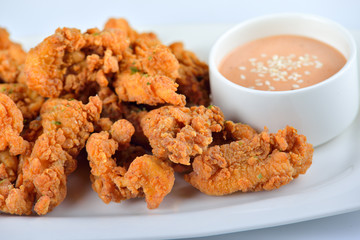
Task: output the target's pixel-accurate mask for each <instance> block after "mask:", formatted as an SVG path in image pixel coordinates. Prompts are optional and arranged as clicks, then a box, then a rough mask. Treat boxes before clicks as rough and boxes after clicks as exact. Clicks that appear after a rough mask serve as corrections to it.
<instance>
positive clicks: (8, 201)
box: [0, 93, 33, 214]
mask: <svg viewBox="0 0 360 240" xmlns="http://www.w3.org/2000/svg"><path fill="white" fill-rule="evenodd" d="M22 129H23V117H22V114H21V112H20V110H19V109H18V108H17V107H16V105H15V103H14V102H13V101H12V100H11V99H10V98H9V97H8V96H6V95H5V94H2V93H0V211H2V212H6V213H11V214H30V213H31V202H32V201H33V200H32V196H33V195H32V194H30V196H29V194H28V191H27V190H26V189H25V186H21V187H19V188H15V186H14V183H15V180H16V181H19V178H18V176H17V174H18V172H19V173H20V174H21V173H22V166H24V163H23V161H25V160H21V159H26V158H27V156H28V154H29V150H30V144H29V143H28V142H27V141H25V140H24V139H23V138H22V137H21V136H20V132H21V131H22ZM19 154H23V155H20V157H18V156H15V155H19ZM19 158H20V163H19Z"/></svg>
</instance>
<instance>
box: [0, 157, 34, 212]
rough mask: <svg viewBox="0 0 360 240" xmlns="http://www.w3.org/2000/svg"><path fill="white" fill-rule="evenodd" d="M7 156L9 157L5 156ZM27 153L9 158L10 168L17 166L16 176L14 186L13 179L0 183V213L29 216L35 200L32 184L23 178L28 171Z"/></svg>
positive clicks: (6, 179)
mask: <svg viewBox="0 0 360 240" xmlns="http://www.w3.org/2000/svg"><path fill="white" fill-rule="evenodd" d="M7 156H9V155H7ZM28 159H29V153H28V152H26V153H25V154H23V155H20V156H19V158H18V157H11V159H10V158H9V159H8V160H9V161H11V162H12V163H11V165H12V168H15V166H17V170H18V175H17V179H16V184H14V183H13V180H12V179H13V178H5V179H3V180H1V181H0V211H2V212H5V213H10V214H17V215H24V214H25V215H30V214H31V212H32V206H33V203H34V199H35V193H34V191H33V184H32V183H31V181H30V179H27V178H26V177H24V172H25V175H26V173H28V172H29V171H30V170H29V168H28V166H29V161H28Z"/></svg>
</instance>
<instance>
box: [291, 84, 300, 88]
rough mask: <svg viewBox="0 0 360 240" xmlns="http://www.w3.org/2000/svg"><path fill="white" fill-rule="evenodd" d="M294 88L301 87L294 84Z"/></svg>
mask: <svg viewBox="0 0 360 240" xmlns="http://www.w3.org/2000/svg"><path fill="white" fill-rule="evenodd" d="M292 87H293V88H299V87H300V86H299V85H297V84H293V85H292Z"/></svg>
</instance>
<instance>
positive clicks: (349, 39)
mask: <svg viewBox="0 0 360 240" xmlns="http://www.w3.org/2000/svg"><path fill="white" fill-rule="evenodd" d="M277 18H278V19H279V18H292V19H294V18H297V19H309V20H313V21H318V22H322V23H324V24H328V25H332V26H331V27H332V28H334V29H335V30H337V31H338V32H339V33H342V34H343V36H344V38H345V39H346V40H347V42H348V44H349V48H350V55H349V57H348V59H347V61H346V63H345V65H344V66H343V67H342V68H341V69H340V70H339V71H338V72H337V73H335V74H334V75H332V76H330V77H329V78H327V79H325V80H323V81H321V82H319V83H316V84H314V85H311V86H308V87H304V88H299V89H293V90H283V91H264V90H257V89H251V88H248V87H244V86H241V85H238V84H236V83H233V82H232V81H230V80H228V79H227V78H226V77H224V76H223V75H222V74H221V73H220V71H219V69H218V66H216V64H215V52H217V51H218V48H219V46H221V45H220V44H221V43H222V42H223V41H224V40H225V39H227V38H228V37H229V35H231V34H232V33H234V32H237V31H239V29H241V28H243V27H244V26H246V25H250V24H255V23H259V22H260V23H261V22H264V21H266V20H269V19H277ZM269 36H270V35H269ZM299 36H301V35H299ZM356 58H357V47H356V43H355V39H354V38H353V36H352V35H351V33H350V32H349V31H348V30H347V29H346V28H345V27H343V26H342V25H341V24H339V23H337V22H335V21H333V20H331V19H328V18H325V17H322V16H318V15H313V14H304V13H277V14H269V15H264V16H260V17H255V18H251V19H248V20H245V21H243V22H241V23H239V24H237V25H235V26H233V27H232V28H230V29H228V30H227V31H226V32H225V33H223V34H222V35H221V36H220V37H218V39H217V40H216V41H215V43H214V44H213V46H212V47H211V50H210V54H209V70H210V74H215V75H216V78H217V79H218V80H220V81H221V82H224V83H225V84H228V85H230V87H233V88H236V89H238V90H240V91H245V92H248V93H251V94H256V95H290V94H297V93H303V92H307V91H312V90H316V89H317V88H321V87H323V86H326V85H328V84H329V83H331V82H333V81H335V80H336V79H338V77H339V76H340V75H342V74H344V72H346V71H347V70H348V69H349V68H350V67H352V65H353V64H355V65H356V66H355V67H357V64H356ZM211 78H212V77H211V76H210V82H211V81H212V80H211ZM210 84H211V83H210Z"/></svg>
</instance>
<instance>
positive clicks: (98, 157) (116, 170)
mask: <svg viewBox="0 0 360 240" xmlns="http://www.w3.org/2000/svg"><path fill="white" fill-rule="evenodd" d="M134 132H135V129H134V127H133V126H132V125H131V123H130V122H128V121H127V120H124V119H123V120H119V121H117V122H115V123H114V125H113V126H112V127H111V130H110V131H109V132H107V131H102V132H100V133H94V134H92V135H91V136H90V138H89V140H88V142H87V144H86V150H87V153H88V159H89V161H90V167H91V174H92V176H91V180H92V182H93V184H92V187H93V189H94V190H95V191H96V192H97V193H98V195H99V197H100V198H101V199H102V200H103V201H104V202H105V203H109V202H110V201H114V202H120V201H122V200H126V199H130V198H136V197H143V196H145V200H146V202H147V204H148V208H150V209H152V208H157V207H158V206H159V204H160V203H161V202H162V200H163V198H164V197H165V196H166V195H167V194H168V193H169V192H170V191H171V189H172V186H173V184H174V180H175V178H174V172H173V170H172V168H171V167H170V166H169V165H168V164H167V163H166V162H164V161H162V160H160V159H158V158H156V157H154V156H150V155H146V154H145V155H142V156H139V157H136V158H135V160H133V161H132V159H131V161H129V159H119V160H118V161H119V162H118V163H117V161H116V159H114V158H112V156H113V155H114V154H115V152H116V151H117V150H120V151H126V150H127V148H128V147H129V143H130V140H131V136H132V135H133V134H134ZM122 156H125V155H122ZM129 156H130V157H131V156H132V154H130V155H128V157H129ZM124 162H125V163H124ZM129 162H130V164H129Z"/></svg>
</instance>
